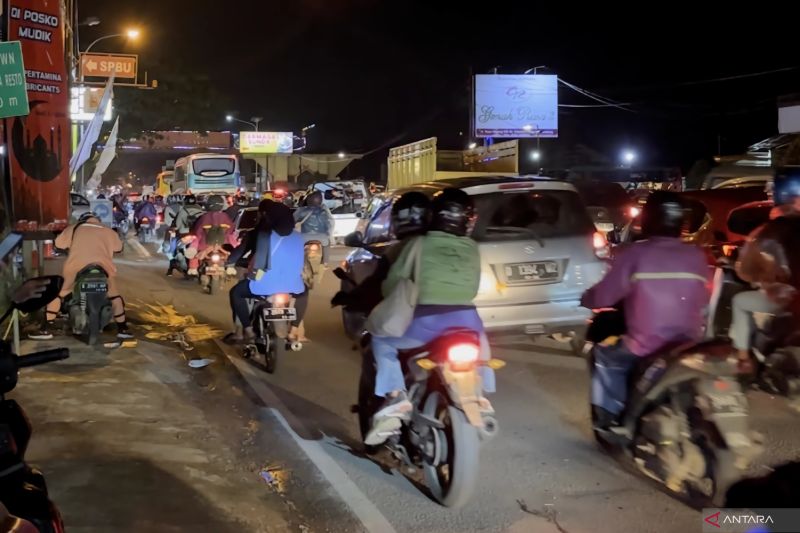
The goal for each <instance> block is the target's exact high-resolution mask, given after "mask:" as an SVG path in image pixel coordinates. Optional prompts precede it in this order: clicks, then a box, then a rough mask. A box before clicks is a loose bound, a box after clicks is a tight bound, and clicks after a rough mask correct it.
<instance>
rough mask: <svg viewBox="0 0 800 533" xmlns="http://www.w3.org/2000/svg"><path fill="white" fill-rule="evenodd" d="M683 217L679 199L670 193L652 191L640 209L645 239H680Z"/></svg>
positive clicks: (683, 213) (682, 208) (681, 203)
mask: <svg viewBox="0 0 800 533" xmlns="http://www.w3.org/2000/svg"><path fill="white" fill-rule="evenodd" d="M684 217H685V212H684V207H683V202H682V201H681V197H680V196H678V195H677V194H676V193H674V192H671V191H653V192H652V193H651V194H650V196H649V197H648V198H647V203H645V204H644V208H643V209H642V234H643V235H644V236H645V237H680V235H681V230H682V229H683V221H684Z"/></svg>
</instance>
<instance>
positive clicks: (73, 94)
mask: <svg viewBox="0 0 800 533" xmlns="http://www.w3.org/2000/svg"><path fill="white" fill-rule="evenodd" d="M105 91H106V90H105V88H104V87H70V103H69V114H70V117H71V118H72V120H76V121H79V122H89V121H90V120H92V119H93V118H94V114H95V113H97V109H98V108H99V107H100V102H101V101H102V99H103V94H104V93H105ZM111 97H112V99H113V95H112V96H111ZM112 102H113V100H112ZM112 102H109V103H108V105H107V106H106V112H105V114H104V115H103V120H105V121H106V122H108V121H109V120H111V118H112V113H113V108H114V105H113V103H112Z"/></svg>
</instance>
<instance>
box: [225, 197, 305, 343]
mask: <svg viewBox="0 0 800 533" xmlns="http://www.w3.org/2000/svg"><path fill="white" fill-rule="evenodd" d="M258 210H259V222H258V226H257V228H256V230H254V231H250V232H248V238H247V239H246V240H245V241H244V242H242V244H240V245H239V246H238V247H237V248H236V249H235V250H234V251H233V252H232V253H231V255H230V256H229V257H228V263H229V264H230V265H235V264H236V263H237V262H238V261H239V260H240V259H241V258H242V257H243V256H244V254H245V253H247V252H248V251H249V252H251V253H252V255H251V259H250V268H249V270H250V273H249V274H248V276H247V278H246V279H243V280H242V281H240V282H239V283H237V284H236V285H234V286H233V288H231V290H230V305H231V312H232V314H233V319H234V324H236V322H237V321H238V325H235V329H234V332H233V333H230V334H229V335H227V336H226V337H225V342H227V343H230V344H233V343H239V342H242V341H248V340H252V339H253V338H254V337H255V334H254V332H253V328H252V326H251V323H250V309H249V307H248V305H247V300H248V299H251V298H253V297H254V296H268V295H272V294H280V293H288V294H293V295H294V296H295V308H296V309H297V320H295V321H294V322H293V323H292V331H293V332H295V335H296V331H297V326H299V324H300V322H302V320H303V316H304V314H305V310H306V308H307V307H308V291H306V290H305V286H304V284H303V264H304V262H305V252H304V248H303V245H304V243H303V237H302V235H300V234H299V233H298V232H296V231H294V220H293V218H292V212H291V210H290V209H289V208H288V207H286V206H285V205H283V204H280V203H277V202H273V201H272V200H262V201H261V203H260V204H259V206H258Z"/></svg>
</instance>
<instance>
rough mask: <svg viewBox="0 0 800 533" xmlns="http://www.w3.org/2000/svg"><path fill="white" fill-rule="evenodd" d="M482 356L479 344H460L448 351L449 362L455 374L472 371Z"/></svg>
mask: <svg viewBox="0 0 800 533" xmlns="http://www.w3.org/2000/svg"><path fill="white" fill-rule="evenodd" d="M479 356H480V348H479V347H478V345H477V344H472V343H469V342H460V343H458V344H454V345H452V346H450V347H449V348H448V349H447V361H448V362H449V363H450V369H451V370H453V371H455V372H459V371H460V372H464V371H467V370H472V368H473V367H474V366H475V363H476V362H477V361H478V357H479Z"/></svg>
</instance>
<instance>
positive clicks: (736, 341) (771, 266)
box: [730, 167, 800, 374]
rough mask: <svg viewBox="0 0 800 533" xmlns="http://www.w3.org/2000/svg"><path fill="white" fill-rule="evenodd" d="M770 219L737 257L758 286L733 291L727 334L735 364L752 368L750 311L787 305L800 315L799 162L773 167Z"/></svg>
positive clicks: (741, 272)
mask: <svg viewBox="0 0 800 533" xmlns="http://www.w3.org/2000/svg"><path fill="white" fill-rule="evenodd" d="M773 193H774V195H773V198H774V202H775V208H774V209H773V213H772V216H771V217H770V218H771V220H770V221H768V222H766V223H765V224H763V225H761V226H760V227H758V228H757V229H756V230H755V231H753V232H752V233H751V234H750V236H749V237H748V239H747V243H746V244H745V245H744V247H743V248H742V250H741V252H740V253H739V257H738V261H737V262H736V265H735V266H736V273H737V275H738V276H739V278H741V279H742V280H743V281H746V282H748V283H751V284H753V285H754V286H756V287H757V288H756V289H755V290H752V291H744V292H740V293H739V294H737V295H736V296H734V297H733V302H732V320H731V327H730V337H731V341H732V342H733V346H734V348H736V350H737V358H738V362H739V370H740V371H741V372H742V373H746V374H749V373H752V372H753V371H754V370H755V368H754V364H753V359H752V358H751V354H750V342H751V339H752V335H753V314H754V313H770V314H772V313H777V312H779V311H781V310H784V309H788V310H790V311H792V312H793V313H794V317H795V320H797V319H798V317H800V309H798V288H800V167H783V168H779V169H777V171H776V173H775V182H774V190H773Z"/></svg>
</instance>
